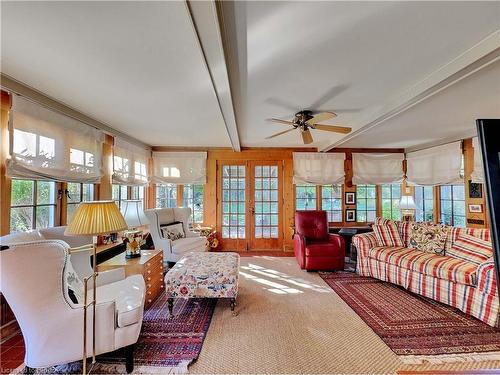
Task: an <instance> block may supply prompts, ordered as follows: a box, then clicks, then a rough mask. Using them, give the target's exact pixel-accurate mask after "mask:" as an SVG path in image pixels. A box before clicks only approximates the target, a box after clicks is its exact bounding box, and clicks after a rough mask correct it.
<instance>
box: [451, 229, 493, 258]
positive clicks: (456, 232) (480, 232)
mask: <svg viewBox="0 0 500 375" xmlns="http://www.w3.org/2000/svg"><path fill="white" fill-rule="evenodd" d="M449 228H450V230H449V232H448V237H447V238H446V245H445V255H446V254H448V252H449V251H450V250H451V248H452V246H453V243H454V242H455V241H456V240H457V238H458V237H459V236H460V235H461V234H464V233H465V234H469V235H471V236H474V237H477V238H480V239H482V240H484V241H490V242H491V233H490V230H489V229H484V228H459V227H449Z"/></svg>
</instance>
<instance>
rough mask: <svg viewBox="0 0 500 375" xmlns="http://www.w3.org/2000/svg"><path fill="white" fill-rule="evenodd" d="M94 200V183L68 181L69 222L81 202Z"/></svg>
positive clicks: (67, 215) (67, 218)
mask: <svg viewBox="0 0 500 375" xmlns="http://www.w3.org/2000/svg"><path fill="white" fill-rule="evenodd" d="M93 200H94V185H93V184H82V183H78V182H68V205H67V207H66V222H67V223H68V224H69V223H70V222H71V219H72V218H73V214H74V213H75V211H76V207H77V206H78V205H79V204H80V203H81V202H88V201H93Z"/></svg>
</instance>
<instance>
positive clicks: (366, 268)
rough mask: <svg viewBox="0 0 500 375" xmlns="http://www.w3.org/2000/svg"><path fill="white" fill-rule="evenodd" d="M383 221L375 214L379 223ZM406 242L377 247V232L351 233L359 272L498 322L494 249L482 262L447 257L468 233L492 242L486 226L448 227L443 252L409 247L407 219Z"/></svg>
mask: <svg viewBox="0 0 500 375" xmlns="http://www.w3.org/2000/svg"><path fill="white" fill-rule="evenodd" d="M381 222H383V220H381V219H377V222H376V224H380V223H381ZM396 225H397V228H398V231H399V234H400V235H401V239H402V241H403V244H404V247H384V246H379V243H378V241H377V236H376V235H375V233H373V232H370V233H365V234H359V235H356V236H354V237H353V244H354V246H356V249H357V251H358V261H357V267H356V270H357V273H358V274H359V275H361V276H369V277H374V278H377V279H380V280H383V281H387V282H391V283H394V284H397V285H400V286H402V287H404V288H405V289H407V290H409V291H411V292H413V293H416V294H420V295H422V296H425V297H429V298H432V299H434V300H436V301H439V302H442V303H445V304H447V305H450V306H453V307H456V308H458V309H460V310H461V311H463V312H465V313H466V314H469V315H472V316H474V317H476V318H478V319H479V320H481V321H483V322H485V323H487V324H489V325H490V326H497V325H498V314H499V300H498V294H497V282H496V274H495V265H494V261H493V250H491V256H490V257H489V258H488V259H487V260H485V261H484V262H482V263H480V264H476V263H470V262H467V261H465V260H461V259H456V258H452V257H449V256H446V252H447V251H451V249H452V246H453V243H454V241H456V240H457V238H458V237H459V235H460V234H461V233H465V234H468V235H471V236H474V237H477V238H479V239H482V240H485V241H491V239H490V232H489V230H488V229H473V228H456V227H449V231H448V235H447V238H446V242H445V248H444V255H436V254H430V253H426V252H423V251H420V250H417V249H410V248H408V243H409V223H408V222H396Z"/></svg>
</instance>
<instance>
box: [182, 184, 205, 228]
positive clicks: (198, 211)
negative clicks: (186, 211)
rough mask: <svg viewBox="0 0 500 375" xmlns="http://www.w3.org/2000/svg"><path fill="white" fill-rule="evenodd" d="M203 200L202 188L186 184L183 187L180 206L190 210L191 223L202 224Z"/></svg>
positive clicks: (201, 186)
mask: <svg viewBox="0 0 500 375" xmlns="http://www.w3.org/2000/svg"><path fill="white" fill-rule="evenodd" d="M203 198H204V186H203V185H194V184H187V185H184V195H183V196H182V205H183V206H184V207H190V208H191V221H192V222H193V223H203Z"/></svg>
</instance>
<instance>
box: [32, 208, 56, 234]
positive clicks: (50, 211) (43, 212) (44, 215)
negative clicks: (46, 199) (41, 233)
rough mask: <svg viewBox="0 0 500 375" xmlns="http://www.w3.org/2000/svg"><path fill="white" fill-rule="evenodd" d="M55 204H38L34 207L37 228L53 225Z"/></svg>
mask: <svg viewBox="0 0 500 375" xmlns="http://www.w3.org/2000/svg"><path fill="white" fill-rule="evenodd" d="M54 218H55V206H52V205H51V206H38V207H37V208H36V224H35V227H36V228H37V229H40V228H48V227H53V226H54Z"/></svg>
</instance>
